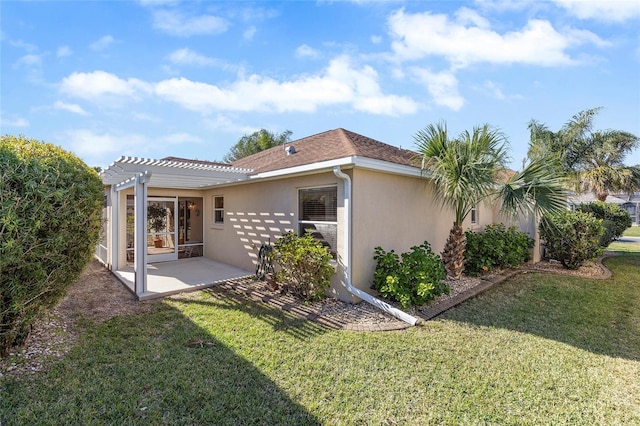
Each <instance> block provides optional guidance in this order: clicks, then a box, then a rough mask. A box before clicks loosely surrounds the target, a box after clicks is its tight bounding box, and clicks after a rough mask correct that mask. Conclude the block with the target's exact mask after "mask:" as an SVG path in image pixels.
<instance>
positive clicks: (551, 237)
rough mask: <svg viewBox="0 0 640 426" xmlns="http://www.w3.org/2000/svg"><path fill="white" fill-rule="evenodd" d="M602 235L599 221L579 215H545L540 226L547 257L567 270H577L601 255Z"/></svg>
mask: <svg viewBox="0 0 640 426" xmlns="http://www.w3.org/2000/svg"><path fill="white" fill-rule="evenodd" d="M603 232H604V226H603V225H602V220H601V219H598V218H596V217H594V216H593V215H592V214H590V213H584V212H580V211H574V212H571V211H568V210H563V211H559V212H556V213H553V214H549V215H545V216H544V217H543V218H542V221H541V222H540V237H541V238H542V240H543V241H544V247H545V251H546V253H545V255H546V257H548V258H550V259H555V260H558V261H560V263H562V265H563V266H564V267H565V268H569V269H578V268H579V267H580V266H581V265H582V264H583V263H584V262H585V261H586V260H590V259H594V258H596V257H598V256H600V255H601V254H602V251H603V248H602V247H601V246H600V244H599V242H600V238H601V237H602V234H603Z"/></svg>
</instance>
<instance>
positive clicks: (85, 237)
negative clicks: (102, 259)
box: [0, 136, 103, 356]
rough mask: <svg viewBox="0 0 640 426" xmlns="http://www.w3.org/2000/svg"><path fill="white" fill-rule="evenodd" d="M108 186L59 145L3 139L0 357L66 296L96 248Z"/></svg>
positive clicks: (0, 158)
mask: <svg viewBox="0 0 640 426" xmlns="http://www.w3.org/2000/svg"><path fill="white" fill-rule="evenodd" d="M102 203H103V186H102V183H101V181H100V178H99V177H98V175H97V173H96V171H95V170H93V169H91V168H89V167H87V166H86V165H85V164H84V163H83V162H82V161H81V160H80V159H79V158H77V157H76V156H74V155H73V154H71V153H68V152H66V151H64V150H63V149H61V148H59V147H56V146H55V145H51V144H47V143H44V142H39V141H36V140H32V139H26V138H25V137H23V136H20V137H14V136H2V137H1V139H0V355H2V356H4V355H6V353H7V351H8V349H9V348H10V347H12V346H15V345H19V344H21V343H22V342H24V339H26V337H27V335H28V334H29V331H30V329H31V325H32V323H33V321H34V320H35V319H36V318H37V316H38V315H39V314H40V313H41V312H42V311H43V310H44V309H45V308H48V307H51V306H52V305H54V304H55V303H56V302H57V301H58V300H59V299H60V298H61V297H62V296H63V295H64V293H65V291H66V289H67V287H68V286H69V284H71V283H73V282H74V281H75V280H76V279H77V278H78V277H79V275H80V273H81V272H82V270H83V269H84V268H85V267H86V265H87V264H88V262H89V261H90V260H91V258H92V255H93V252H94V249H95V246H96V244H97V242H98V241H99V237H100V231H101V221H102Z"/></svg>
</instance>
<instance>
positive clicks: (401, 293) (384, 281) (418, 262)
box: [372, 241, 449, 308]
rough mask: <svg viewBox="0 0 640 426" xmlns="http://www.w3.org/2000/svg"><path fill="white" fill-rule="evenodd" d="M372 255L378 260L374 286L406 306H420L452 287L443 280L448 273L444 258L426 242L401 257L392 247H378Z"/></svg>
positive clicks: (386, 295)
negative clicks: (387, 248) (387, 250)
mask: <svg viewBox="0 0 640 426" xmlns="http://www.w3.org/2000/svg"><path fill="white" fill-rule="evenodd" d="M373 258H374V260H375V261H376V262H377V263H376V269H375V272H374V274H373V286H372V288H373V289H375V290H377V291H379V292H380V294H381V295H382V297H385V298H389V299H391V300H395V301H397V302H400V304H401V305H402V307H404V308H407V307H409V306H411V305H415V306H421V305H424V304H426V303H428V302H430V301H431V300H433V299H435V298H436V297H438V296H440V295H442V294H449V286H448V285H447V284H446V283H445V282H443V280H444V279H445V277H446V274H445V269H444V265H443V264H442V260H441V259H440V256H438V255H437V254H435V253H433V251H431V246H430V245H429V243H428V242H426V241H425V242H424V243H422V244H421V245H419V246H414V247H411V251H410V252H406V253H402V254H401V255H400V256H398V254H397V253H395V252H394V251H393V250H391V251H389V252H386V251H384V250H383V249H382V247H376V248H375V256H374V257H373Z"/></svg>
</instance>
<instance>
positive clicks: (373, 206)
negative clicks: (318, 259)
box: [352, 169, 493, 292]
mask: <svg viewBox="0 0 640 426" xmlns="http://www.w3.org/2000/svg"><path fill="white" fill-rule="evenodd" d="M477 217H478V222H477V224H475V225H472V224H471V218H470V217H469V216H468V217H467V219H466V220H465V222H464V223H463V229H464V230H467V229H482V228H483V227H484V226H486V225H487V224H489V223H492V222H493V209H492V208H491V206H487V205H485V204H481V205H479V206H478V216H477ZM453 221H454V215H453V212H452V211H451V210H450V209H448V208H442V207H441V203H440V201H437V200H436V199H435V195H434V189H433V184H432V183H431V182H430V181H429V180H427V179H424V178H420V177H407V176H399V175H393V174H388V173H379V172H374V171H370V170H364V169H356V170H355V171H354V176H353V255H352V256H353V259H352V262H353V265H352V284H353V285H354V286H355V287H358V288H360V289H362V290H365V291H369V292H371V291H372V290H370V288H371V285H372V284H373V272H374V270H375V261H374V259H373V256H374V249H375V247H376V246H380V247H382V248H383V249H384V250H385V251H389V250H395V251H396V253H402V252H405V251H408V250H409V249H410V248H411V247H412V246H415V245H419V244H422V243H423V242H424V241H428V242H429V244H430V245H431V248H432V250H433V251H434V252H435V253H440V252H441V251H442V249H443V248H444V244H445V242H446V240H447V237H448V235H449V231H450V230H451V227H452V225H453Z"/></svg>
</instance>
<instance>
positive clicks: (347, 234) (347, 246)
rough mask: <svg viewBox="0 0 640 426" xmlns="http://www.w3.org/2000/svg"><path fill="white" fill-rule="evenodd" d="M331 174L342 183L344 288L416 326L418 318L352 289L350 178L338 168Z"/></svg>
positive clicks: (341, 258) (354, 288) (340, 258)
mask: <svg viewBox="0 0 640 426" xmlns="http://www.w3.org/2000/svg"><path fill="white" fill-rule="evenodd" d="M333 173H334V174H335V175H336V177H337V178H339V179H341V180H342V181H343V182H344V216H345V218H344V230H343V232H344V251H345V252H346V254H345V255H343V256H340V254H342V253H339V255H338V260H339V261H340V260H341V261H342V268H343V270H344V281H345V286H346V288H347V291H348V292H349V293H351V294H353V295H354V296H358V297H359V298H361V299H362V300H364V301H365V302H368V303H370V304H371V305H373V306H375V307H377V308H379V309H382V310H383V311H385V312H388V313H389V314H391V315H393V316H394V317H396V318H398V319H400V320H402V321H404V322H406V323H408V324H411V325H416V323H417V322H418V318H416V317H413V316H411V315H409V314H407V313H406V312H403V311H401V310H400V309H398V308H395V307H393V306H391V305H389V304H388V303H386V302H383V301H382V300H380V299H378V298H376V297H374V296H372V295H370V294H369V293H367V292H365V291H362V290H360V289H359V288H356V287H354V286H353V284H352V283H351V258H352V253H351V223H352V220H353V214H352V210H351V177H350V176H349V175H348V174H346V173H343V172H342V170H340V167H335V168H334V169H333Z"/></svg>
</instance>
